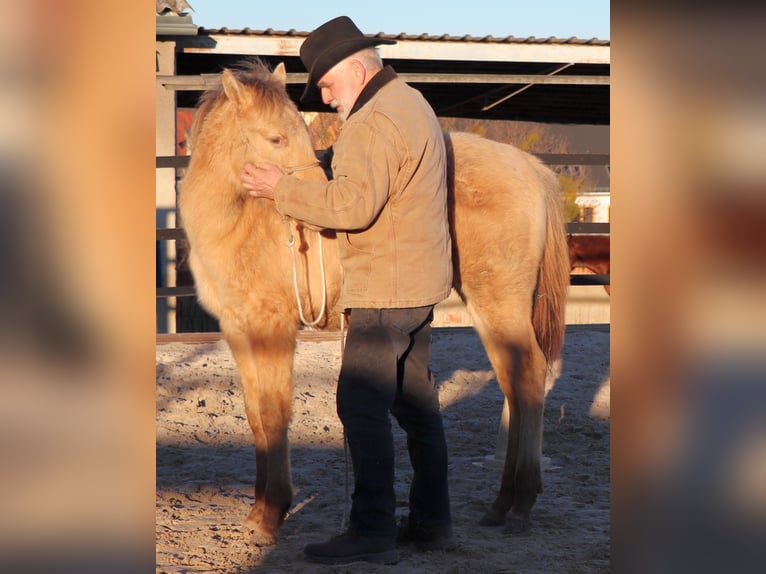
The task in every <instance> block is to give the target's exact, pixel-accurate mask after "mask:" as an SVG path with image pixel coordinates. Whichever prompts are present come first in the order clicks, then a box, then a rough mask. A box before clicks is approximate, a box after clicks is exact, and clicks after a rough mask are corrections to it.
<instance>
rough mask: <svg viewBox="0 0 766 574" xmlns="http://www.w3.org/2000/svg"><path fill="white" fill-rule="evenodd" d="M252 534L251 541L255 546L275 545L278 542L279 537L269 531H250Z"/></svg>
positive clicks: (250, 534)
mask: <svg viewBox="0 0 766 574" xmlns="http://www.w3.org/2000/svg"><path fill="white" fill-rule="evenodd" d="M248 534H249V536H250V539H249V542H250V544H252V545H253V546H258V547H259V548H260V547H263V546H274V545H275V544H276V543H277V537H276V536H275V535H274V534H271V533H269V532H261V531H259V530H250V531H248Z"/></svg>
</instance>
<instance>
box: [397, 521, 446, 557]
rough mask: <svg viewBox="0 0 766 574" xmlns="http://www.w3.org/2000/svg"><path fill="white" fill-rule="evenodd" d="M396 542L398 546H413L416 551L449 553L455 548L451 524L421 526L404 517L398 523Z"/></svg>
mask: <svg viewBox="0 0 766 574" xmlns="http://www.w3.org/2000/svg"><path fill="white" fill-rule="evenodd" d="M396 541H397V542H398V543H399V545H400V546H406V545H408V544H414V545H415V547H416V548H417V549H418V550H424V551H431V550H442V551H445V552H449V551H451V550H455V549H456V548H457V542H456V541H455V536H454V534H453V533H452V525H451V524H442V525H439V526H423V525H421V524H416V523H414V522H411V521H410V520H409V518H407V517H406V516H405V517H402V519H401V520H400V521H399V530H398V532H397V536H396Z"/></svg>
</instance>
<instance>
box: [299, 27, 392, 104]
mask: <svg viewBox="0 0 766 574" xmlns="http://www.w3.org/2000/svg"><path fill="white" fill-rule="evenodd" d="M379 44H396V40H388V39H385V38H373V37H369V36H365V35H364V34H362V32H361V31H360V30H359V28H357V27H356V24H354V23H353V22H352V21H351V18H349V17H348V16H338V17H337V18H333V19H332V20H330V21H329V22H325V23H324V24H322V25H321V26H319V28H317V29H316V30H314V31H313V32H311V34H309V35H308V38H306V40H305V41H304V42H303V44H301V49H300V56H301V61H302V62H303V65H304V66H306V69H307V70H308V72H309V79H308V82H306V88H305V89H304V90H303V95H302V96H301V101H302V102H305V101H306V100H309V99H313V97H316V96H318V95H319V90H318V89H317V88H316V83H317V82H318V81H319V80H320V79H321V78H322V76H324V75H325V74H326V73H327V72H328V71H329V70H330V68H332V67H333V66H334V65H335V64H337V63H338V62H340V61H341V60H343V59H345V58H348V57H349V56H350V55H351V54H354V53H356V52H358V51H359V50H362V49H364V48H369V47H370V46H377V45H379ZM309 96H312V98H310V97H309Z"/></svg>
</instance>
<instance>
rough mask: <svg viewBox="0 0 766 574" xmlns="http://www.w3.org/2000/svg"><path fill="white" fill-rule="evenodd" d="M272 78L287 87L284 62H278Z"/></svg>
mask: <svg viewBox="0 0 766 574" xmlns="http://www.w3.org/2000/svg"><path fill="white" fill-rule="evenodd" d="M274 77H275V78H277V79H278V80H279V81H280V82H282V84H284V85H287V70H285V63H284V62H279V64H277V67H276V68H274Z"/></svg>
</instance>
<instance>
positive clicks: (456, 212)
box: [446, 132, 555, 301]
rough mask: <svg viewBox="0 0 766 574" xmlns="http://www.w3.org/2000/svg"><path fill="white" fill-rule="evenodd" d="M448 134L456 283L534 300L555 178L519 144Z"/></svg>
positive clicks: (461, 287)
mask: <svg viewBox="0 0 766 574" xmlns="http://www.w3.org/2000/svg"><path fill="white" fill-rule="evenodd" d="M446 140H447V147H448V158H449V165H448V180H449V186H450V199H451V201H452V202H453V203H454V206H453V208H452V210H451V217H452V232H453V248H454V250H455V263H456V272H457V273H456V275H457V277H458V284H456V287H457V288H458V290H459V291H463V292H465V293H466V294H470V292H471V291H474V292H476V291H477V290H481V291H482V292H485V291H493V292H495V293H496V295H497V298H498V300H499V299H501V297H500V293H505V294H506V298H513V299H518V300H526V301H530V300H531V295H532V293H533V291H534V288H535V284H536V277H537V273H538V270H539V267H540V262H541V259H542V254H543V250H544V249H545V241H546V220H547V218H546V209H547V202H546V195H547V194H548V193H550V192H551V186H552V185H555V178H554V180H553V181H551V177H553V175H552V173H551V172H550V170H548V169H547V168H545V166H543V165H542V164H540V162H539V160H537V158H535V157H534V156H532V155H530V154H528V153H526V152H523V151H521V150H519V149H518V148H516V147H514V146H512V145H509V144H502V143H499V142H495V141H492V140H489V139H486V138H482V137H479V136H475V135H473V134H466V133H461V132H455V133H450V134H447V135H446Z"/></svg>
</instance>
